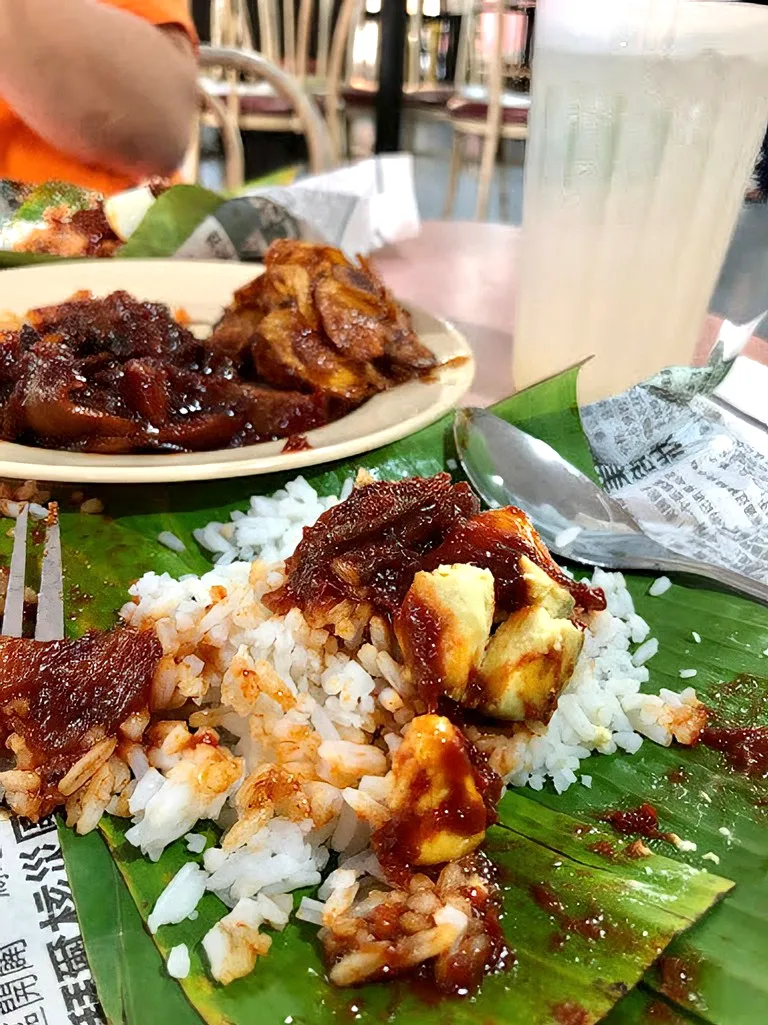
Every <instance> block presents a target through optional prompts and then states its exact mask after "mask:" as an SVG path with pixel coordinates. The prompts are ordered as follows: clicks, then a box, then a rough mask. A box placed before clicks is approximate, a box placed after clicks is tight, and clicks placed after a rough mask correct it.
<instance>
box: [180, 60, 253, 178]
mask: <svg viewBox="0 0 768 1025" xmlns="http://www.w3.org/2000/svg"><path fill="white" fill-rule="evenodd" d="M209 90H210V85H209V84H208V83H206V82H205V81H204V80H202V79H201V80H200V81H199V82H198V86H197V91H198V97H199V105H198V113H197V116H196V117H195V123H194V125H193V128H192V138H191V140H190V143H189V147H188V148H187V155H186V156H185V158H184V162H183V164H182V165H181V171H180V173H181V178H182V180H183V181H185V182H188V183H195V182H197V180H198V178H199V177H200V128H201V120H202V118H203V117H204V116H205V115H206V114H207V115H209V116H210V117H211V118H213V121H214V122H215V124H216V127H217V128H218V130H219V135H220V136H221V145H222V149H223V150H224V183H225V185H226V187H227V191H228V192H234V191H235V190H236V189H239V188H241V187H242V185H243V182H244V180H245V155H244V153H243V140H242V138H241V136H240V128H239V127H238V124H237V119H236V118H233V117H232V115H231V113H230V111H229V110H228V109H227V107H226V106H225V105H224V104H223V103H222V102H221V100H220V99H218V97H216V96H215V95H213V94H212V93H211V92H210V91H209Z"/></svg>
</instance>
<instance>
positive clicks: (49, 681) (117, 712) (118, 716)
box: [0, 629, 163, 815]
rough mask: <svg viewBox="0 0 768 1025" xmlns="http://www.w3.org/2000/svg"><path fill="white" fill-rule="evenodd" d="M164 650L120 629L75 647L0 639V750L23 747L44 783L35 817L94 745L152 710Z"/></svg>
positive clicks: (146, 635)
mask: <svg viewBox="0 0 768 1025" xmlns="http://www.w3.org/2000/svg"><path fill="white" fill-rule="evenodd" d="M162 653H163V652H162V648H161V646H160V642H159V641H158V639H157V637H156V635H155V634H154V633H153V632H151V631H146V630H145V631H141V632H137V631H135V630H128V629H117V630H113V631H111V632H110V633H90V634H86V635H85V636H84V637H81V638H79V639H78V640H74V641H73V640H64V641H33V640H26V639H24V640H22V639H17V638H11V637H0V744H1V745H4V744H5V741H6V740H7V739H8V738H9V737H10V735H11V734H15V735H17V736H18V737H21V738H22V740H23V741H24V745H25V748H26V751H25V759H26V760H25V764H24V766H23V767H24V769H25V770H34V771H36V772H37V774H38V775H39V776H40V778H41V779H42V787H41V795H42V804H41V806H40V811H39V814H40V815H45V814H47V813H48V812H49V811H50V810H51V809H52V808H53V807H55V806H56V805H57V804H58V803H60V800H61V795H60V794H58V792H57V790H56V783H57V782H58V781H59V780H60V779H61V778H62V776H64V774H65V773H66V772H67V771H68V769H70V768H71V767H72V765H74V763H75V762H76V761H77V760H78V759H79V758H80V757H82V755H84V754H85V753H86V752H87V751H88V750H90V748H91V747H93V745H94V744H96V743H97V742H98V741H100V740H103V739H104V738H106V737H113V736H115V735H116V733H117V728H118V726H119V725H120V724H121V723H122V722H124V721H125V720H126V719H127V718H128V716H130V715H132V714H134V713H136V712H139V711H141V710H142V709H145V708H146V707H147V706H148V705H149V700H150V689H151V686H152V679H153V677H154V673H155V669H156V668H157V665H158V663H159V661H160V658H161V657H162Z"/></svg>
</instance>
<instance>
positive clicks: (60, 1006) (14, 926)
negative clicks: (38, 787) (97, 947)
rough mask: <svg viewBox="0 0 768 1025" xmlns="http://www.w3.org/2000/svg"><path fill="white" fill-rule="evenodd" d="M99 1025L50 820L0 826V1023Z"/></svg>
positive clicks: (72, 903) (62, 864)
mask: <svg viewBox="0 0 768 1025" xmlns="http://www.w3.org/2000/svg"><path fill="white" fill-rule="evenodd" d="M103 1021H104V1018H103V1016H102V1012H101V1009H100V1007H99V1001H98V997H97V996H96V988H95V986H94V983H93V979H92V977H91V973H90V970H89V968H88V961H87V959H86V955H85V948H84V946H83V939H82V936H81V934H80V928H79V926H78V924H77V912H76V909H75V904H74V901H73V899H72V893H71V891H70V888H69V883H68V882H67V874H66V871H65V869H64V859H63V857H62V854H61V849H60V847H59V841H58V837H57V835H56V823H55V821H54V820H53V818H47V819H43V820H42V821H41V822H39V823H37V824H36V825H32V823H29V822H25V821H21V820H18V819H14V820H13V821H12V822H11V821H3V822H0V1022H1V1023H2V1025H101V1023H102V1022H103Z"/></svg>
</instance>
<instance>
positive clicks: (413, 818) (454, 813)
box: [390, 715, 486, 865]
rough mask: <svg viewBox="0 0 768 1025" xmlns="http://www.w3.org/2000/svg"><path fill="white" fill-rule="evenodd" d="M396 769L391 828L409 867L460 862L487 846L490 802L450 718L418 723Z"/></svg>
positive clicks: (422, 717)
mask: <svg viewBox="0 0 768 1025" xmlns="http://www.w3.org/2000/svg"><path fill="white" fill-rule="evenodd" d="M392 769H393V776H394V786H393V789H392V794H391V797H390V808H391V810H392V813H393V819H392V825H393V826H394V831H395V835H396V838H397V840H398V844H399V845H400V847H401V849H402V852H403V854H404V855H405V856H406V857H407V860H408V861H409V862H410V864H412V865H441V864H442V863H443V862H446V861H456V860H458V859H459V858H462V857H463V856H464V855H465V854H468V853H469V852H470V851H473V850H474V849H475V848H476V847H478V846H479V845H480V844H481V843H482V842H483V839H484V837H485V824H486V809H485V804H484V802H483V798H482V795H481V794H480V791H479V790H478V788H477V784H476V782H475V775H474V772H473V769H472V763H471V762H470V760H469V754H468V752H467V745H466V741H465V740H464V737H463V736H462V734H461V731H460V730H459V729H457V727H456V726H454V725H453V723H452V722H451V721H450V720H449V719H446V718H445V717H444V716H441V715H420V716H417V717H416V718H415V719H413V720H412V722H411V724H410V726H409V727H408V729H407V730H406V732H405V739H404V740H403V743H402V744H401V745H400V747H399V748H398V750H397V752H396V754H395V757H394V759H393V763H392Z"/></svg>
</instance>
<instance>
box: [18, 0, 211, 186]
mask: <svg viewBox="0 0 768 1025" xmlns="http://www.w3.org/2000/svg"><path fill="white" fill-rule="evenodd" d="M195 82H196V66H195V59H194V54H193V52H192V46H191V45H190V43H189V41H188V40H187V38H186V37H185V36H184V35H183V33H181V32H179V31H175V30H173V29H169V30H166V29H158V28H157V27H156V26H154V25H151V24H149V23H148V22H146V21H144V20H143V19H141V18H139V17H136V16H135V15H133V14H129V13H127V12H125V11H121V10H118V9H116V8H113V7H108V6H104V5H102V4H99V3H96V2H95V0H0V96H2V97H3V98H4V99H5V100H6V102H7V103H8V104H9V105H10V106H11V107H12V108H13V109H14V110H15V111H16V113H17V114H18V115H19V117H21V118H22V120H23V121H24V122H25V123H26V124H27V125H29V127H30V128H32V129H33V131H35V132H37V134H38V135H40V136H42V137H43V138H44V139H45V140H46V141H47V142H49V143H50V144H51V145H53V146H55V147H56V149H59V150H62V151H63V152H65V153H68V154H70V155H71V156H74V157H77V158H78V159H80V160H82V161H84V162H85V163H95V164H103V165H105V166H107V167H109V168H110V169H114V170H116V171H122V172H126V173H129V174H137V175H142V174H147V175H149V174H168V173H170V172H171V171H173V170H174V169H175V168H176V167H177V166H178V165H179V163H180V162H181V160H182V157H183V156H184V151H185V149H186V145H187V141H188V138H189V132H190V128H191V125H192V119H193V116H194V111H195V104H196V102H197V100H196V85H195Z"/></svg>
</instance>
